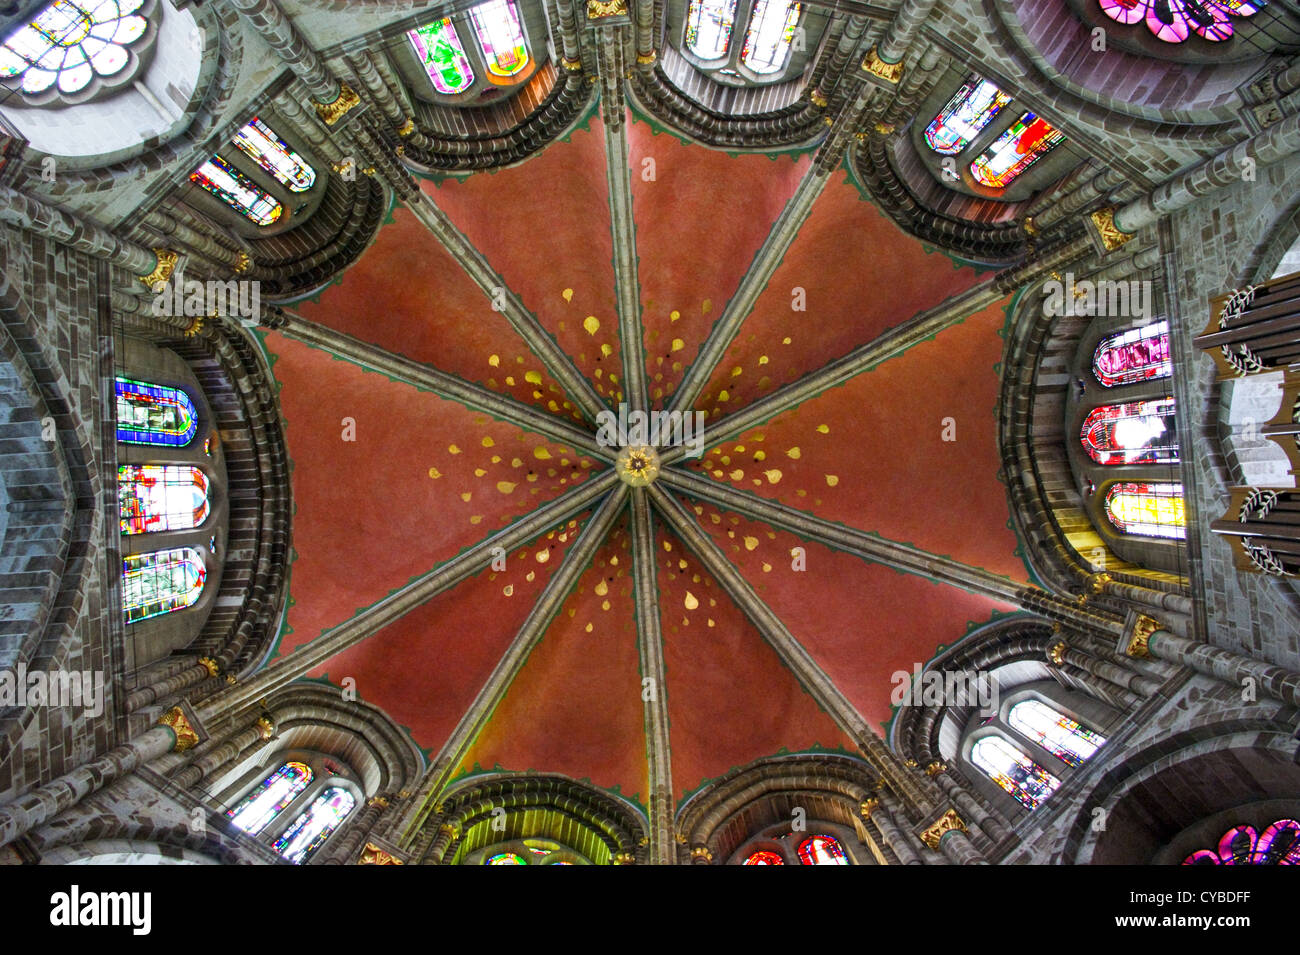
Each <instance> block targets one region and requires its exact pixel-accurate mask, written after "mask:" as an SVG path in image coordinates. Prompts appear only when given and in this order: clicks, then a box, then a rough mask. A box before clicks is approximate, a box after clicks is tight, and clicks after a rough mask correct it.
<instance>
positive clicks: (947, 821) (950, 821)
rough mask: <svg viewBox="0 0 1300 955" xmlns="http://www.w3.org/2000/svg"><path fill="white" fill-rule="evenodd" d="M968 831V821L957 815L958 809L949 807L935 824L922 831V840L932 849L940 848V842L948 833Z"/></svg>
mask: <svg viewBox="0 0 1300 955" xmlns="http://www.w3.org/2000/svg"><path fill="white" fill-rule="evenodd" d="M966 831H967V829H966V823H965V822H964V821H963V820H962V818H961V816H959V815H957V810H955V809H949V810H948V811H947V812H945V813H944V814H943V815H942V816H940V817H939V818H938V820H937V821H936V822H935V824H934V825H932V826H931V827H930V828H929V829H926V830H925V832H923V833H921V841H922V842H924V843H925V844H926V845H927V846H929V847H930V848H931V849H938V848H939V843H940V842H941V841H942V840H943V837H944V836H946V835H947V834H948V833H950V832H966Z"/></svg>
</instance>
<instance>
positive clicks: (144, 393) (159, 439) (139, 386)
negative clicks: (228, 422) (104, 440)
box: [116, 378, 199, 448]
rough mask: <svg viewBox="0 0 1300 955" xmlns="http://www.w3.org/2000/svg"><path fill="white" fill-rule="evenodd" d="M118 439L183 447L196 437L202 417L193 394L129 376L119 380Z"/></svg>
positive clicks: (134, 442) (131, 442)
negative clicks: (195, 407) (136, 379)
mask: <svg viewBox="0 0 1300 955" xmlns="http://www.w3.org/2000/svg"><path fill="white" fill-rule="evenodd" d="M116 390H117V440H119V441H123V442H125V443H127V444H152V445H159V446H162V447H171V448H183V447H185V445H187V444H189V443H190V442H191V441H193V440H194V434H195V432H196V431H198V427H199V423H198V422H199V416H198V412H197V411H195V410H194V402H193V401H191V400H190V396H189V395H187V394H186V393H185V392H183V391H181V390H180V389H179V388H165V387H163V386H162V385H151V384H149V383H148V382H145V381H134V380H132V379H130V378H118V379H117V387H116Z"/></svg>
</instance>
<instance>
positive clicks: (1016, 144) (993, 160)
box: [970, 113, 1065, 189]
mask: <svg viewBox="0 0 1300 955" xmlns="http://www.w3.org/2000/svg"><path fill="white" fill-rule="evenodd" d="M1063 142H1065V134H1064V133H1062V132H1061V131H1060V130H1058V129H1056V128H1055V127H1053V126H1052V125H1050V124H1049V123H1048V122H1047V121H1046V120H1044V119H1043V118H1042V117H1040V116H1037V115H1035V114H1034V113H1022V114H1021V115H1020V118H1019V119H1017V120H1016V121H1015V122H1014V123H1012V124H1011V125H1010V126H1009V127H1008V128H1007V129H1006V131H1005V132H1003V133H1002V135H1001V136H999V137H998V138H997V139H996V140H994V142H993V145H991V146H989V148H988V149H986V150H984V152H982V153H980V155H979V156H978V157H976V159H975V161H974V162H972V163H971V164H970V171H971V175H972V176H974V177H975V181H976V182H978V183H979V184H980V185H982V186H988V187H990V188H992V189H1001V188H1004V187H1005V186H1008V185H1010V184H1011V181H1012V180H1013V179H1015V178H1016V177H1017V176H1019V175H1020V174H1021V173H1022V172H1024V171H1025V170H1026V169H1028V168H1029V167H1030V166H1032V165H1033V164H1034V163H1035V162H1037V161H1038V160H1039V158H1041V157H1042V156H1045V155H1046V154H1047V153H1049V152H1050V151H1051V150H1052V149H1054V148H1056V147H1057V146H1059V145H1060V144H1061V143H1063Z"/></svg>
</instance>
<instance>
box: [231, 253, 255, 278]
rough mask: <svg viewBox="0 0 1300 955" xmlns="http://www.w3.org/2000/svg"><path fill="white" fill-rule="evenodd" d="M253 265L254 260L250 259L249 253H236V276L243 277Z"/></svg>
mask: <svg viewBox="0 0 1300 955" xmlns="http://www.w3.org/2000/svg"><path fill="white" fill-rule="evenodd" d="M252 264H253V260H252V258H250V257H249V255H248V253H247V252H245V251H244V250H243V249H240V250H239V251H238V252H236V253H235V274H236V275H243V274H244V273H245V272H247V271H248V270H249V268H250V267H251V266H252Z"/></svg>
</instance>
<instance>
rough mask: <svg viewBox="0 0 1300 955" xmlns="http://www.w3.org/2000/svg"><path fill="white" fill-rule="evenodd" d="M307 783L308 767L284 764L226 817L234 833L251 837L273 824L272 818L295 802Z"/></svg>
mask: <svg viewBox="0 0 1300 955" xmlns="http://www.w3.org/2000/svg"><path fill="white" fill-rule="evenodd" d="M311 780H312V771H311V767H310V766H308V765H307V764H306V763H297V762H289V763H285V764H284V765H283V766H281V767H280V768H279V769H277V770H276V771H275V772H273V773H272V774H271V775H270V776H267V777H266V779H264V780H262V784H261V785H260V786H258V787H257V788H256V789H254V790H253V791H252V792H251V793H249V794H248V795H247V796H246V797H245V798H244V801H243V802H241V803H240V804H239V805H238V806H236V807H235V808H234V809H232V810H230V811H229V812H228V813H226V815H227V816H229V817H230V821H231V824H232V825H234V826H235V827H236V828H237V829H242V830H243V831H244V832H247V833H248V834H249V835H251V836H255V835H257V834H258V833H259V832H261V831H262V830H263V829H265V828H266V827H267V826H269V825H270V824H271V823H272V822H274V821H275V817H276V816H278V815H280V813H281V812H282V811H283V810H284V807H285V806H287V805H289V803H291V802H293V801H294V800H295V799H297V798H298V795H299V794H300V793H301V792H302V791H303V790H304V789H306V788H307V786H308V784H309V783H310V782H311Z"/></svg>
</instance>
